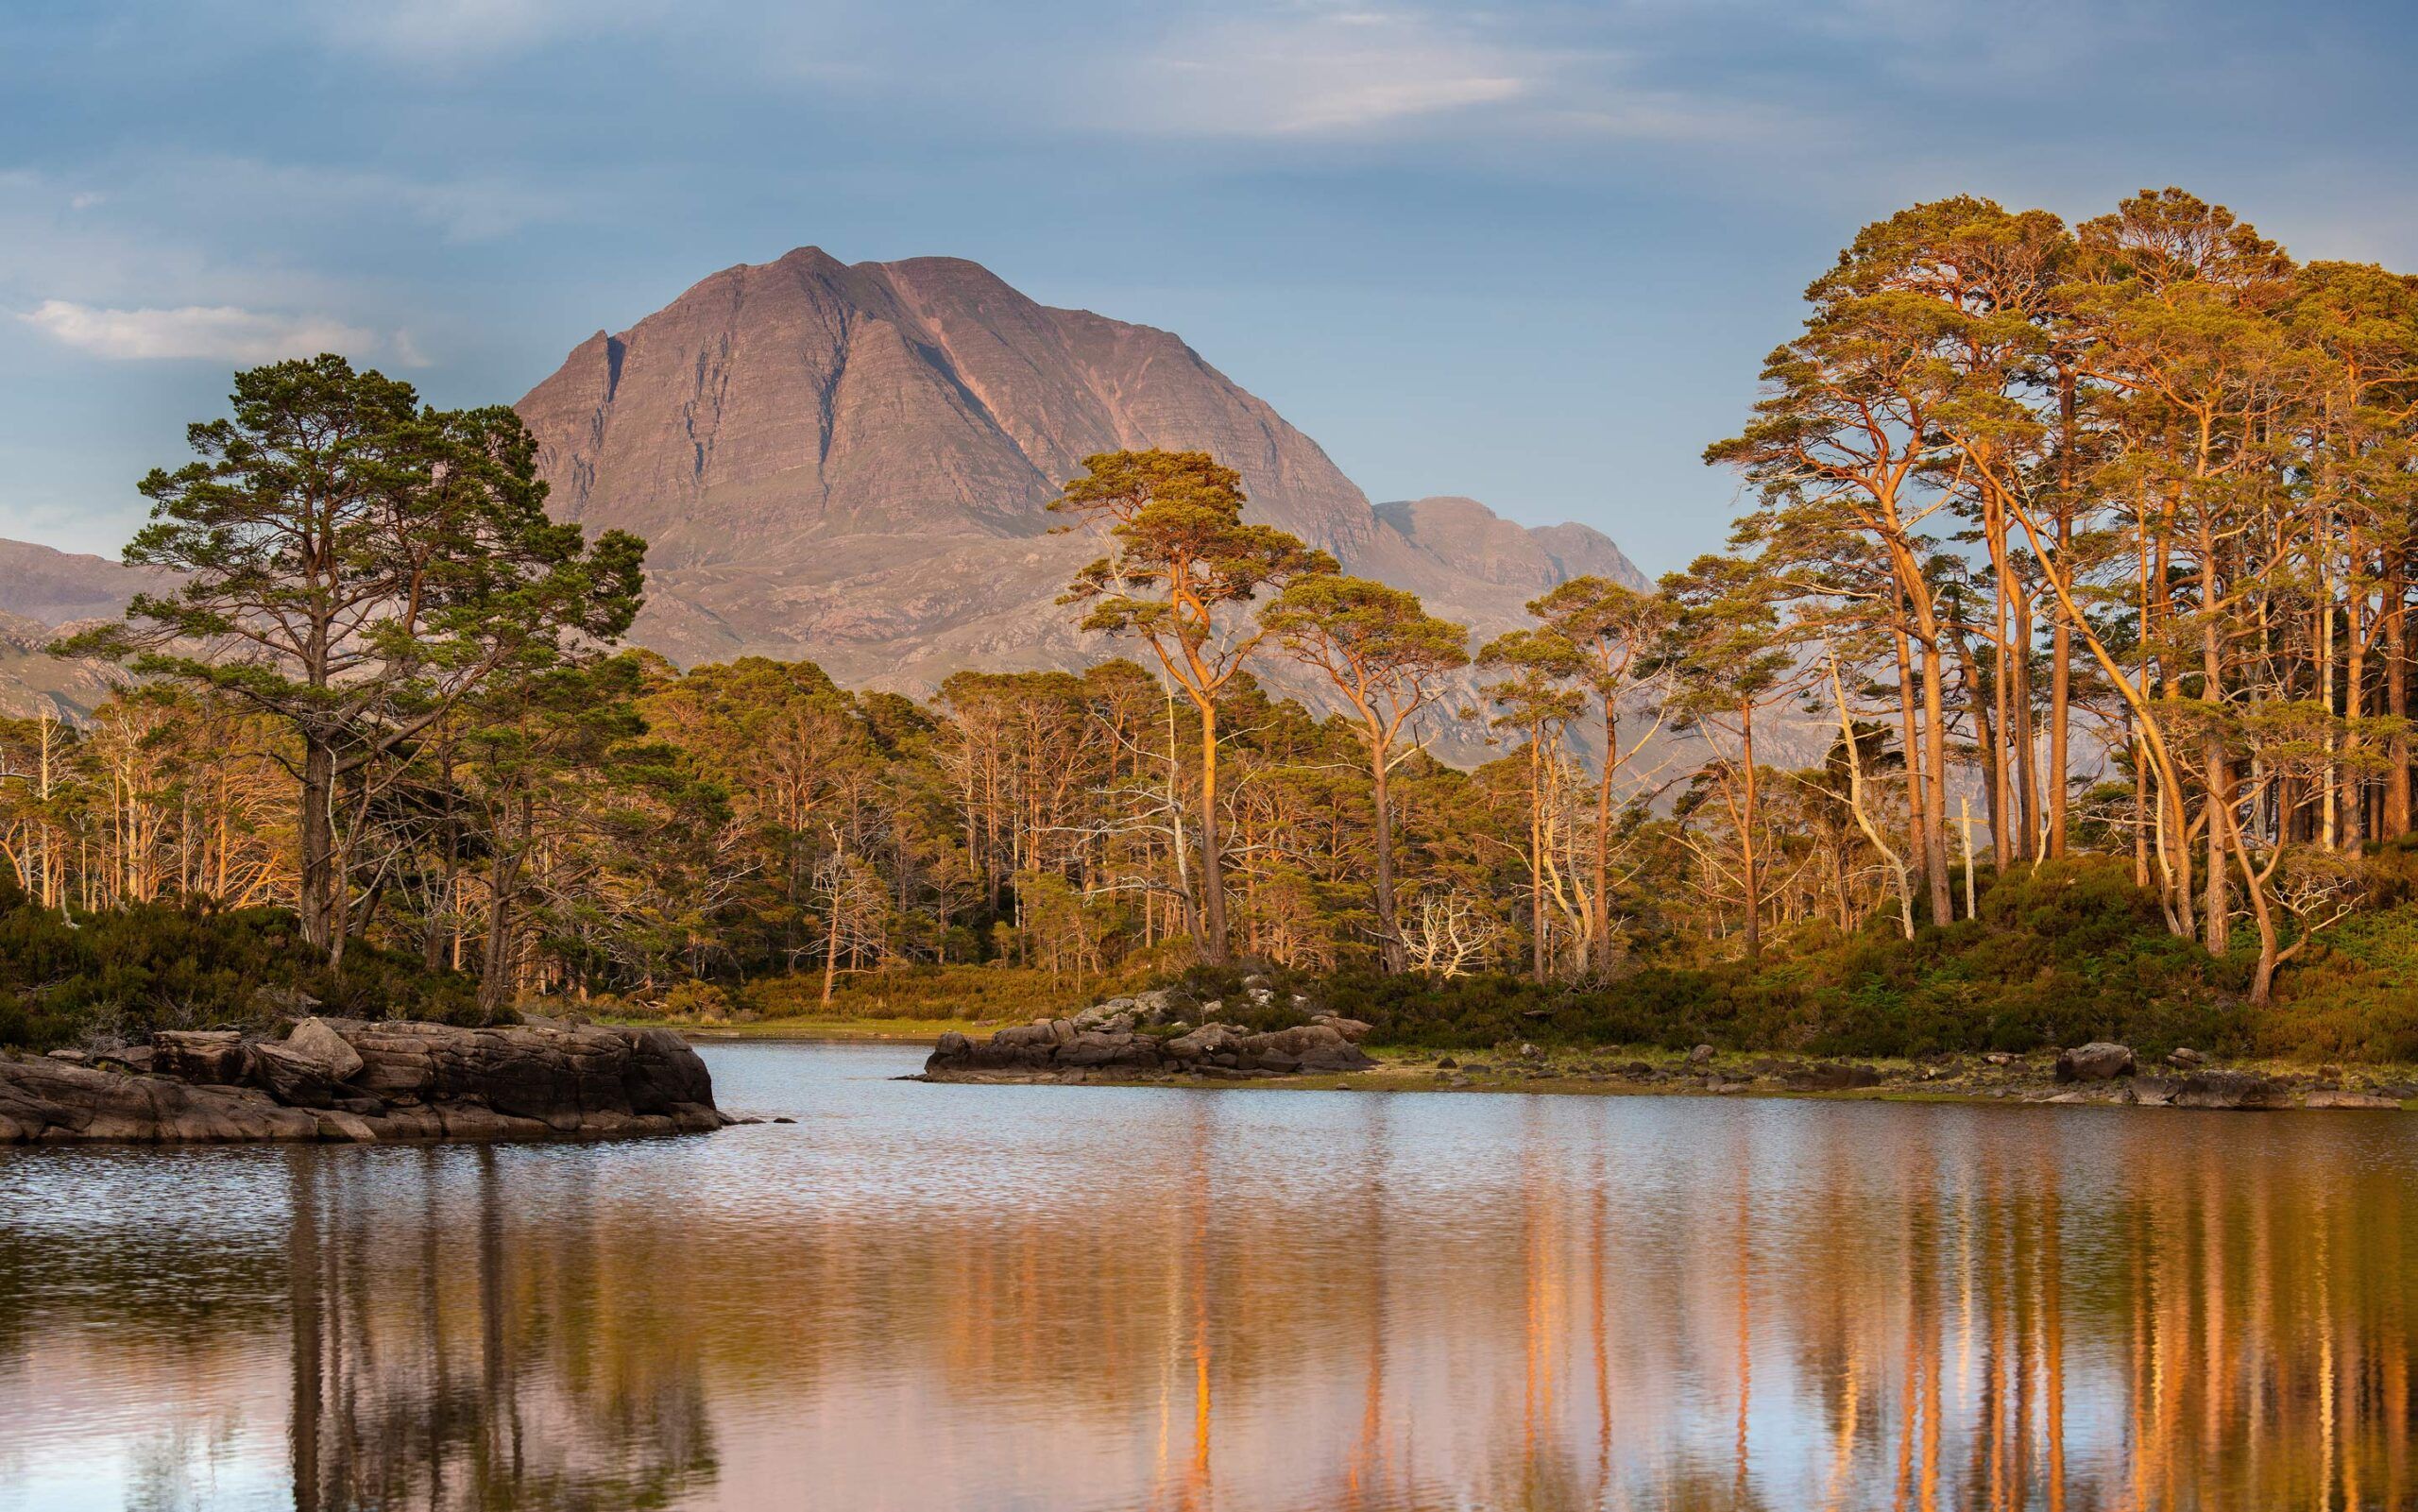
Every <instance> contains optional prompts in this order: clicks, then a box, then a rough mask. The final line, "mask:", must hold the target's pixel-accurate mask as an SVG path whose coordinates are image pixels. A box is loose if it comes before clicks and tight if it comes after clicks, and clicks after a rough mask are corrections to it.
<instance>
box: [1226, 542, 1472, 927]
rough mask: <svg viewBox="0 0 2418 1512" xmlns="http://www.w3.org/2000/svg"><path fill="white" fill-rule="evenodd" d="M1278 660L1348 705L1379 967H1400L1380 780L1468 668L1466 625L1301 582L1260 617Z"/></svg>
mask: <svg viewBox="0 0 2418 1512" xmlns="http://www.w3.org/2000/svg"><path fill="white" fill-rule="evenodd" d="M1260 623H1261V625H1262V626H1264V627H1265V628H1267V629H1268V630H1269V631H1271V632H1273V633H1274V634H1275V636H1276V637H1277V638H1278V639H1279V640H1280V641H1281V642H1282V643H1283V645H1284V647H1285V650H1286V654H1289V655H1291V656H1292V657H1293V658H1294V659H1295V660H1296V661H1299V662H1302V663H1303V664H1304V665H1306V666H1310V667H1315V668H1317V669H1318V670H1319V671H1321V672H1323V673H1325V674H1326V678H1327V681H1329V682H1330V683H1333V684H1334V685H1335V688H1336V691H1337V692H1338V693H1340V694H1341V695H1342V696H1343V700H1344V702H1345V703H1347V704H1349V705H1352V712H1353V716H1354V723H1353V724H1352V726H1351V728H1352V733H1353V735H1354V738H1355V739H1358V740H1359V742H1360V745H1361V748H1362V749H1363V750H1365V751H1366V752H1367V753H1368V756H1369V783H1370V793H1371V800H1372V802H1373V804H1374V806H1375V809H1376V856H1377V931H1378V935H1379V937H1380V938H1379V943H1378V948H1379V953H1380V956H1381V958H1382V960H1383V961H1384V963H1385V968H1386V970H1388V971H1389V972H1398V971H1401V970H1402V969H1403V965H1404V960H1405V957H1404V950H1403V941H1402V929H1401V919H1400V917H1399V916H1398V914H1397V911H1396V909H1395V903H1394V833H1393V830H1394V825H1393V804H1392V794H1391V790H1390V780H1391V777H1392V775H1393V769H1394V767H1395V766H1396V765H1397V764H1399V763H1400V762H1401V761H1402V760H1403V759H1404V758H1405V757H1406V756H1409V755H1410V754H1411V753H1412V752H1413V751H1416V750H1417V749H1419V747H1418V745H1417V744H1416V743H1415V742H1413V743H1410V744H1405V743H1404V741H1403V738H1402V737H1403V732H1404V728H1405V726H1406V725H1407V724H1408V723H1409V722H1410V721H1411V720H1412V719H1413V718H1414V717H1415V716H1416V715H1417V714H1418V713H1419V711H1420V710H1421V709H1422V708H1425V707H1426V706H1427V705H1429V704H1431V703H1433V702H1434V701H1435V699H1436V697H1437V695H1438V694H1439V693H1440V692H1442V691H1443V685H1444V680H1445V679H1446V678H1447V677H1449V676H1450V675H1451V674H1452V673H1454V672H1456V671H1459V670H1460V669H1462V668H1464V667H1466V666H1468V665H1469V663H1470V655H1469V650H1468V647H1469V634H1470V633H1469V627H1468V626H1467V625H1459V624H1455V623H1454V622H1452V621H1451V620H1439V619H1438V618H1437V617H1436V616H1434V615H1432V614H1429V613H1428V612H1427V611H1426V610H1425V609H1424V608H1422V606H1421V605H1420V603H1419V596H1418V595H1417V594H1413V593H1405V592H1404V591H1403V590H1402V589H1400V588H1389V587H1388V586H1385V585H1384V584H1382V583H1371V582H1370V581H1369V580H1367V579H1366V578H1355V577H1327V576H1323V575H1321V576H1315V577H1305V578H1303V579H1301V580H1299V581H1297V582H1296V583H1294V584H1293V585H1292V586H1290V587H1288V588H1286V590H1285V592H1284V594H1283V596H1282V597H1280V598H1278V599H1277V601H1276V602H1275V603H1272V604H1270V605H1269V607H1268V609H1267V610H1266V611H1265V612H1264V613H1262V614H1261V616H1260Z"/></svg>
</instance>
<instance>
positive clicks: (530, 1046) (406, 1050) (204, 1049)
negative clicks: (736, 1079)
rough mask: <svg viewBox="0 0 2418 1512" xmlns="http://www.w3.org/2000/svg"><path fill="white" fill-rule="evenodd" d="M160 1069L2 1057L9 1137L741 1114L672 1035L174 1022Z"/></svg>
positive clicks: (614, 1133)
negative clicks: (180, 1026) (251, 1033)
mask: <svg viewBox="0 0 2418 1512" xmlns="http://www.w3.org/2000/svg"><path fill="white" fill-rule="evenodd" d="M149 1064H150V1069H148V1070H147V1071H145V1070H136V1069H134V1068H133V1067H132V1066H131V1065H130V1064H128V1062H126V1061H124V1060H118V1061H113V1062H109V1063H105V1064H99V1065H88V1064H82V1063H78V1062H72V1061H66V1060H59V1059H53V1058H50V1057H46V1056H45V1057H33V1056H20V1055H9V1056H4V1057H0V1144H45V1145H47V1144H67V1143H75V1142H80V1141H86V1140H115V1141H128V1142H134V1143H144V1144H187V1143H232V1142H240V1141H252V1140H294V1141H300V1140H327V1141H337V1142H347V1143H355V1144H370V1143H379V1142H384V1141H390V1140H504V1139H605V1138H617V1137H621V1136H624V1135H635V1134H671V1133H690V1132H700V1131H703V1130H712V1129H720V1128H723V1127H724V1126H725V1125H727V1124H729V1123H732V1122H734V1121H735V1120H733V1119H731V1118H730V1117H729V1116H728V1115H726V1114H724V1113H721V1112H719V1111H717V1110H716V1109H715V1107H714V1098H713V1079H712V1078H711V1077H710V1076H709V1075H708V1074H707V1070H706V1064H705V1062H703V1061H701V1060H699V1059H698V1057H697V1052H696V1051H694V1050H692V1049H690V1047H689V1045H688V1042H687V1041H685V1040H683V1039H681V1038H680V1037H679V1036H678V1035H677V1034H674V1033H672V1032H671V1031H670V1030H668V1029H625V1028H606V1027H599V1026H587V1025H563V1024H529V1025H510V1026H502V1027H497V1028H456V1027H454V1026H452V1025H448V1024H419V1023H406V1022H393V1023H364V1022H361V1021H358V1020H350V1019H329V1018H310V1019H304V1020H303V1021H302V1022H301V1023H300V1024H298V1025H297V1026H295V1028H294V1029H293V1030H292V1031H291V1032H290V1033H289V1034H288V1035H287V1036H286V1037H285V1038H284V1039H282V1040H269V1039H252V1040H247V1039H245V1038H244V1037H243V1036H241V1035H238V1034H236V1033H233V1032H232V1031H226V1030H221V1031H201V1032H196V1031H162V1033H160V1034H159V1035H157V1036H155V1037H154V1041H153V1044H152V1046H151V1053H150V1056H149Z"/></svg>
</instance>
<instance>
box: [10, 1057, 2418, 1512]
mask: <svg viewBox="0 0 2418 1512" xmlns="http://www.w3.org/2000/svg"><path fill="white" fill-rule="evenodd" d="M920 1055H921V1052H920V1051H919V1050H913V1049H909V1048H903V1047H894V1046H862V1047H858V1046H845V1047H843V1046H829V1045H724V1046H716V1047H710V1048H708V1049H707V1060H708V1061H709V1062H711V1063H712V1066H713V1071H714V1079H715V1083H716V1086H717V1088H718V1090H719V1093H720V1096H721V1100H722V1102H723V1103H724V1106H725V1107H731V1108H735V1109H738V1110H741V1111H742V1112H751V1113H789V1114H792V1115H794V1116H795V1117H796V1118H797V1120H798V1121H797V1123H795V1124H794V1125H765V1126H760V1127H751V1128H745V1129H738V1130H728V1131H725V1132H724V1133H720V1134H716V1135H710V1136H704V1137H695V1138H687V1139H676V1140H660V1141H651V1142H641V1143H635V1144H623V1145H607V1146H561V1147H505V1148H495V1149H482V1148H475V1147H455V1148H443V1149H412V1148H383V1149H382V1148H368V1149H352V1148H340V1149H339V1148H328V1149H321V1148H299V1149H288V1148H269V1147H260V1148H230V1149H196V1150H181V1151H179V1150H169V1151H159V1150H141V1149H88V1150H37V1151H26V1152H15V1153H0V1508H5V1509H8V1512H16V1509H20V1508H22V1509H28V1512H37V1509H38V1512H73V1509H79V1508H116V1507H122V1506H123V1507H144V1508H154V1507H156V1508H182V1507H196V1508H200V1507H207V1508H221V1507H231V1508H253V1507H274V1508H283V1507H298V1508H305V1509H313V1512H320V1509H334V1508H355V1507H367V1508H419V1507H442V1508H504V1507H509V1508H516V1509H547V1508H597V1509H605V1508H625V1507H632V1506H663V1507H684V1508H685V1507H726V1508H749V1509H753V1508H765V1507H830V1508H845V1509H850V1512H856V1509H878V1508H928V1507H929V1508H952V1507H964V1508H980V1509H986V1512H987V1509H994V1508H1033V1509H1048V1512H1059V1509H1068V1508H1076V1509H1080V1508H1127V1507H1165V1508H1218V1507H1222V1508H1260V1507H1273V1508H1289V1507H1303V1508H1329V1507H1339V1508H1353V1507H1365V1508H1480V1507H1500V1508H1511V1507H1594V1506H1611V1507H1623V1506H1627V1507H1641V1508H1646V1507H1652V1508H1662V1507H1704V1508H1728V1507H1770V1508H1806V1507H1823V1506H1838V1507H1848V1508H1865V1507H1975V1508H1988V1507H2045V1508H2072V1509H2075V1512H2084V1509H2093V1508H2127V1507H2130V1508H2148V1507H2171V1508H2197V1507H2271V1506H2272V1507H2281V1506H2294V1507H2367V1506H2375V1507H2401V1506H2407V1505H2410V1504H2412V1502H2413V1500H2418V1466H2413V1465H2412V1463H2411V1427H2412V1412H2413V1402H2412V1397H2411V1383H2410V1353H2411V1343H2412V1336H2411V1335H2412V1322H2413V1317H2418V1310H2413V1294H2412V1284H2411V1275H2412V1272H2411V1268H2410V1266H2409V1259H2410V1257H2411V1245H2412V1236H2413V1234H2418V1204H2413V1196H2418V1137H2413V1135H2412V1134H2411V1133H2407V1132H2404V1130H2412V1129H2418V1124H2413V1123H2410V1122H2408V1121H2405V1120H2404V1119H2402V1118H2398V1117H2393V1116H2391V1115H2371V1114H2347V1113H2322V1114H2321V1113H2305V1114H2304V1113H2293V1114H2270V1115H2247V1114H2230V1115H2229V1114H2193V1113H2177V1112H2171V1111H2163V1110H2139V1111H2134V1110H2113V1109H2095V1108H2019V1109H2018V1108H1950V1107H1919V1106H1892V1105H1884V1104H1875V1103H1865V1104H1836V1103H1829V1104H1825V1103H1805V1102H1736V1101H1720V1100H1712V1099H1679V1098H1660V1097H1613V1098H1581V1097H1565V1098H1553V1097H1524V1096H1434V1095H1427V1096H1422V1095H1407V1094H1405V1095H1385V1094H1373V1093H1269V1092H1255V1093H1254V1092H1226V1093H1215V1092H1210V1093H1203V1092H1183V1091H1161V1090H1148V1091H1145V1090H1132V1091H1125V1090H1106V1089H1098V1088H1064V1089H1061V1088H1034V1087H961V1086H924V1085H920V1084H916V1083H909V1082H897V1081H893V1080H890V1079H889V1078H891V1077H893V1076H895V1075H897V1074H898V1073H900V1072H903V1071H906V1070H909V1069H911V1068H912V1067H913V1065H914V1064H915V1062H916V1061H917V1060H918V1059H919V1057H920Z"/></svg>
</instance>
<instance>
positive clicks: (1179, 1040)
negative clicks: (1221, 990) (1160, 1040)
mask: <svg viewBox="0 0 2418 1512" xmlns="http://www.w3.org/2000/svg"><path fill="white" fill-rule="evenodd" d="M1242 1040H1243V1037H1242V1036H1241V1035H1240V1034H1238V1033H1236V1032H1235V1030H1234V1028H1232V1027H1231V1026H1228V1025H1224V1024H1203V1025H1202V1026H1200V1028H1197V1029H1194V1030H1193V1031H1192V1032H1191V1033H1189V1034H1183V1035H1179V1036H1177V1037H1176V1038H1174V1039H1172V1040H1169V1041H1167V1042H1166V1045H1164V1046H1163V1048H1164V1049H1165V1050H1166V1053H1167V1054H1169V1055H1171V1056H1173V1057H1175V1059H1177V1060H1179V1061H1197V1060H1199V1059H1200V1058H1201V1057H1202V1056H1208V1055H1220V1054H1225V1053H1228V1052H1231V1051H1233V1050H1234V1049H1235V1047H1236V1046H1237V1045H1241V1044H1242Z"/></svg>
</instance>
